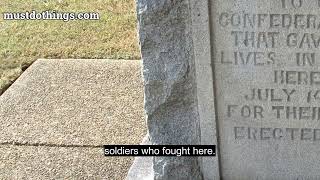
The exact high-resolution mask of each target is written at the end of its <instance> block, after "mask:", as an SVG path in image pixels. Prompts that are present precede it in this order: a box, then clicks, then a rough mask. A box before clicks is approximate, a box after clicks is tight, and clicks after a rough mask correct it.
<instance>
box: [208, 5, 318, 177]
mask: <svg viewBox="0 0 320 180" xmlns="http://www.w3.org/2000/svg"><path fill="white" fill-rule="evenodd" d="M210 8H211V14H210V17H211V22H212V23H211V29H212V33H211V35H212V43H213V47H212V48H213V52H214V58H213V59H214V67H215V69H214V74H215V87H216V94H217V96H216V102H217V105H218V106H217V117H218V118H217V121H218V127H219V149H220V152H221V153H220V158H221V159H220V162H221V163H220V169H221V172H222V173H221V177H222V178H223V179H226V180H234V179H248V180H270V179H271V180H293V179H295V180H300V179H301V180H307V179H308V180H309V179H310V180H315V179H320V173H319V168H320V165H319V160H320V154H319V148H320V141H319V137H320V130H319V129H320V125H319V115H320V114H319V112H320V111H319V110H320V109H319V107H320V102H319V99H318V95H315V94H314V93H316V94H317V92H318V89H319V84H320V83H319V77H320V73H319V60H318V59H319V58H318V57H319V46H318V45H319V44H318V43H319V37H320V36H319V24H320V13H319V12H320V11H319V9H320V6H319V1H315V0H301V1H300V0H292V1H291V0H290V1H289V0H268V1H266V0H248V1H226V0H216V1H213V2H212V3H211V7H210ZM299 53H301V54H303V53H305V54H304V55H305V57H304V59H303V56H301V54H299ZM313 53H314V54H313ZM313 56H314V57H315V58H313ZM297 57H299V58H300V60H298V59H297ZM303 60H306V61H305V63H303ZM297 62H299V63H297ZM310 92H311V94H313V95H311V96H309V93H310ZM252 94H254V97H253V98H252ZM314 95H315V96H314Z"/></svg>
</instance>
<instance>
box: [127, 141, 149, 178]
mask: <svg viewBox="0 0 320 180" xmlns="http://www.w3.org/2000/svg"><path fill="white" fill-rule="evenodd" d="M150 144H151V143H150V141H149V135H146V136H145V137H144V138H143V141H142V143H141V145H150ZM153 179H154V171H153V157H136V158H135V160H134V162H133V164H132V166H131V167H130V169H129V172H128V175H127V178H126V180H153Z"/></svg>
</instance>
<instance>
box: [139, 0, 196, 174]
mask: <svg viewBox="0 0 320 180" xmlns="http://www.w3.org/2000/svg"><path fill="white" fill-rule="evenodd" d="M190 8H191V7H190V4H189V1H188V0H179V1H172V0H138V2H137V11H138V21H139V36H140V43H141V53H142V58H143V75H144V84H145V111H146V116H147V123H148V129H149V137H150V141H151V143H152V144H155V145H160V144H166V145H172V144H174V145H179V144H193V145H196V144H200V143H201V138H200V123H199V114H198V105H197V98H196V96H197V94H196V90H197V88H196V77H195V74H196V73H195V66H194V51H193V42H192V41H193V37H192V33H193V32H192V26H191V23H192V14H191V12H190ZM153 169H154V179H157V180H160V179H161V180H162V179H163V180H168V179H169V180H170V179H202V173H201V168H200V160H199V159H198V158H196V157H192V158H190V157H179V158H173V157H154V160H153Z"/></svg>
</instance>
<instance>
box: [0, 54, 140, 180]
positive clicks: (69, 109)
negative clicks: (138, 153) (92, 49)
mask: <svg viewBox="0 0 320 180" xmlns="http://www.w3.org/2000/svg"><path fill="white" fill-rule="evenodd" d="M0 129H1V131H0V174H1V177H0V179H1V178H4V179H12V178H16V179H59V178H61V179H66V178H68V179H79V178H83V179H88V178H89V179H90V178H92V179H112V180H118V179H124V178H125V177H126V174H127V171H128V169H129V167H130V165H131V164H132V160H133V158H106V157H104V156H103V150H102V148H101V146H102V145H103V144H139V143H140V142H141V141H142V139H143V137H144V135H145V134H146V128H145V122H144V117H143V86H142V80H141V74H140V61H126V60H38V61H36V62H35V63H34V64H33V65H32V66H31V67H30V68H28V69H27V70H26V71H25V72H24V73H23V74H22V76H21V77H20V78H19V79H18V80H17V81H16V82H15V83H14V84H13V85H12V86H11V87H10V88H9V89H8V90H7V91H6V92H5V93H4V94H3V95H2V96H0Z"/></svg>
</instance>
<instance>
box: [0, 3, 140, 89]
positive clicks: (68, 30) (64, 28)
mask: <svg viewBox="0 0 320 180" xmlns="http://www.w3.org/2000/svg"><path fill="white" fill-rule="evenodd" d="M32 10H36V11H37V12H41V11H45V10H56V11H60V12H99V14H100V20H97V21H90V20H89V21H88V20H83V21H82V20H77V21H68V22H63V21H52V20H49V21H48V20H47V21H4V20H3V17H2V14H3V13H4V12H25V11H32ZM0 13H1V19H0V94H1V92H2V91H3V90H4V89H5V88H6V87H8V85H10V83H12V82H13V81H14V80H15V79H16V78H17V77H18V76H19V75H20V74H21V73H22V70H23V69H24V67H26V66H28V65H29V64H31V63H32V62H33V61H35V60H37V59H39V58H48V59H50V58H53V59H57V58H58V59H62V58H79V59H100V58H101V59H102V58H104V59H105V58H110V59H139V58H140V53H139V48H138V43H137V37H136V34H137V33H136V13H135V1H134V0H0Z"/></svg>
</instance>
